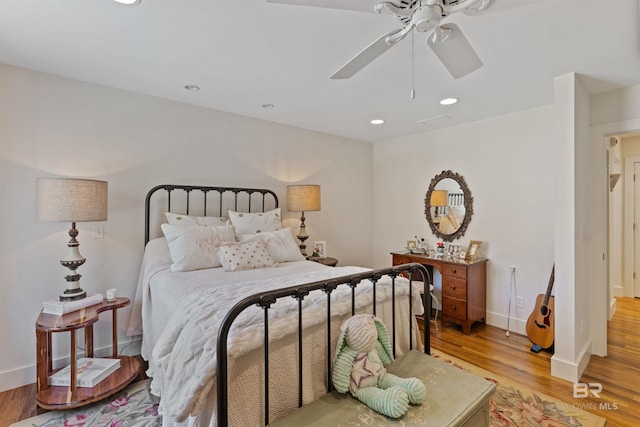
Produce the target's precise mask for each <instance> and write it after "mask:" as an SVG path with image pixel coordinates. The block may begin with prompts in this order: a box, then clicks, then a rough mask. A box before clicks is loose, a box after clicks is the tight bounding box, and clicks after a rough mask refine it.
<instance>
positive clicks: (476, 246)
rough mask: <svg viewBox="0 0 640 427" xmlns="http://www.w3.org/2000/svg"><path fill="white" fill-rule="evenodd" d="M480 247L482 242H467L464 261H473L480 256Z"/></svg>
mask: <svg viewBox="0 0 640 427" xmlns="http://www.w3.org/2000/svg"><path fill="white" fill-rule="evenodd" d="M481 245H482V241H480V240H472V241H470V242H469V246H468V247H467V252H466V256H465V261H475V260H476V259H477V258H478V255H479V254H480V246H481Z"/></svg>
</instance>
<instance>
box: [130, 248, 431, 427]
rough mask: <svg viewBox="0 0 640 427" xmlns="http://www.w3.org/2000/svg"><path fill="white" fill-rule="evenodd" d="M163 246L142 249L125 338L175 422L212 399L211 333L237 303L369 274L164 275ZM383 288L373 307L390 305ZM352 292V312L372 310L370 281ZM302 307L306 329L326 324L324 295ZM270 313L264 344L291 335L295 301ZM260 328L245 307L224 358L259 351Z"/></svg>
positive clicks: (289, 270) (342, 291)
mask: <svg viewBox="0 0 640 427" xmlns="http://www.w3.org/2000/svg"><path fill="white" fill-rule="evenodd" d="M163 240H164V239H156V240H154V241H152V242H150V243H149V245H148V246H147V250H146V252H145V262H144V263H143V268H142V270H141V273H140V280H139V284H138V290H137V293H136V298H135V300H134V310H133V313H132V318H131V322H130V326H129V332H130V334H139V333H140V332H141V331H142V330H144V334H143V346H142V355H143V357H144V358H145V359H147V360H149V362H150V363H149V366H150V370H149V372H148V373H149V375H150V376H152V378H153V383H152V390H153V391H154V393H155V394H158V395H160V396H161V398H162V410H163V415H164V416H166V417H168V418H172V419H175V420H176V421H179V422H180V421H184V420H185V419H187V417H189V416H190V415H194V416H195V415H198V414H199V413H200V411H201V409H202V407H203V405H205V403H206V401H207V399H210V398H211V394H212V393H211V391H212V388H213V387H214V384H215V375H216V372H215V368H216V353H215V351H216V350H215V348H216V339H217V333H218V328H219V326H220V324H221V322H222V319H223V318H224V316H225V315H226V313H227V312H228V310H229V309H230V308H231V307H232V306H233V305H234V304H235V303H236V302H238V301H239V300H240V299H242V298H243V297H246V296H248V295H252V294H254V293H256V292H259V291H264V290H270V289H276V288H281V287H287V286H293V285H296V284H302V283H308V282H313V281H317V280H323V279H326V278H333V277H340V276H345V275H349V274H353V273H359V272H364V271H368V269H364V268H361V267H337V268H332V267H326V266H323V265H321V264H319V263H314V262H308V261H299V262H293V263H283V264H280V265H278V266H276V267H272V268H268V269H262V270H252V271H240V272H224V270H223V269H222V268H216V269H208V270H199V271H193V272H186V273H171V272H169V271H168V270H169V266H170V263H171V260H170V257H169V255H168V250H167V249H166V243H165V242H163ZM151 279H153V281H152V280H151ZM390 282H391V280H390V279H389V278H386V277H385V278H382V279H381V280H380V282H378V283H379V284H378V286H377V287H376V300H377V301H384V300H385V299H388V298H390V295H391V287H390V286H389V284H390ZM407 284H408V281H406V280H404V279H402V278H398V279H397V280H396V285H397V286H396V296H398V295H406V294H408V286H407ZM356 293H357V296H358V297H357V302H356V305H357V307H358V308H362V307H365V306H367V305H370V304H371V303H372V285H371V283H370V282H369V281H365V282H363V283H362V284H361V285H359V286H358V288H357V292H356ZM350 295H351V290H350V288H349V287H348V286H340V287H339V288H338V289H337V290H336V291H334V292H333V293H332V302H331V304H332V306H331V307H332V315H344V314H347V313H349V312H350V310H351V297H350ZM413 295H414V298H413V301H412V302H413V303H412V306H413V308H412V309H413V311H414V313H416V314H420V313H422V310H423V306H422V302H421V300H420V296H419V295H420V294H419V291H418V289H417V287H414V290H413ZM152 296H153V297H152ZM303 307H304V310H303V326H304V327H305V328H306V327H308V326H311V325H316V324H320V323H322V322H325V321H326V295H325V294H324V293H323V292H313V293H311V294H310V295H309V296H308V297H306V298H305V299H304V301H303ZM269 313H270V314H269V339H270V341H275V340H278V339H279V338H282V337H284V336H286V335H289V334H293V333H295V332H296V331H297V322H292V321H291V319H292V316H295V314H294V313H297V301H295V300H294V299H293V298H291V299H289V298H286V299H283V300H280V301H279V302H278V303H277V304H275V305H273V306H272V307H271V309H270V310H269ZM262 323H263V312H262V310H261V309H260V308H258V307H251V308H249V309H247V310H245V312H244V313H243V314H242V315H240V317H239V318H238V319H237V320H236V322H235V323H234V325H233V327H232V328H231V331H230V335H229V342H228V349H229V357H230V359H233V358H237V357H239V356H242V355H244V354H247V353H248V352H250V351H251V350H254V349H256V348H259V347H261V346H262V345H263V340H264V332H263V325H262ZM209 404H210V402H209Z"/></svg>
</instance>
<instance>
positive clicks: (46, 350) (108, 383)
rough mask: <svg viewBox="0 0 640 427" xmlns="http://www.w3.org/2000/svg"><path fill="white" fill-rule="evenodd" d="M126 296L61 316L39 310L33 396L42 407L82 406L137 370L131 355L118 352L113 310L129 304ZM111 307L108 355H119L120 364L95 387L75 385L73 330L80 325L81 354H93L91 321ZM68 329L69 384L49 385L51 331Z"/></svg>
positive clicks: (115, 389)
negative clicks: (111, 348)
mask: <svg viewBox="0 0 640 427" xmlns="http://www.w3.org/2000/svg"><path fill="white" fill-rule="evenodd" d="M129 303H130V300H129V298H117V299H116V300H115V301H110V302H107V301H105V302H102V303H100V304H96V305H92V306H90V307H86V308H83V309H80V310H78V311H74V312H71V313H67V314H65V315H62V316H58V315H55V314H48V313H42V312H40V315H39V316H38V319H37V320H36V350H37V354H36V362H37V384H36V385H37V396H36V403H37V404H38V406H40V407H41V408H44V409H69V408H76V407H79V406H84V405H87V404H89V403H93V402H96V401H98V400H101V399H104V398H105V397H107V396H110V395H112V394H114V393H117V392H118V391H120V390H122V389H123V388H125V387H126V386H127V385H128V384H129V383H130V382H131V381H133V379H134V378H135V377H136V376H137V375H138V372H139V371H140V362H139V361H138V360H137V359H136V358H134V357H128V356H118V318H117V313H116V311H117V310H118V309H119V308H122V307H126V306H127V305H129ZM107 310H111V312H112V317H113V324H112V339H113V355H112V358H119V359H120V367H119V368H118V370H116V371H115V372H114V373H112V374H111V375H109V376H108V377H107V378H105V379H104V380H102V381H101V382H100V383H98V384H97V385H96V386H95V387H77V386H76V362H77V356H76V330H77V329H81V328H82V329H84V340H85V354H86V357H93V324H94V323H96V322H97V321H98V318H99V315H100V313H101V312H103V311H107ZM55 332H70V333H71V352H70V357H71V385H70V386H68V387H67V386H62V387H61V386H51V387H50V386H49V383H48V378H49V376H50V375H51V374H52V373H54V372H55V371H54V370H53V369H52V365H53V358H52V348H51V347H52V339H51V337H52V334H53V333H55Z"/></svg>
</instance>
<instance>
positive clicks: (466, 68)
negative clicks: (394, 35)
mask: <svg viewBox="0 0 640 427" xmlns="http://www.w3.org/2000/svg"><path fill="white" fill-rule="evenodd" d="M441 28H442V29H445V30H446V29H449V30H450V31H451V32H450V33H449V35H448V37H447V38H446V39H445V40H444V41H441V42H438V41H434V37H429V40H428V44H429V47H431V49H432V50H433V52H434V53H435V54H436V56H437V57H438V58H439V59H440V61H441V62H442V63H443V64H444V66H445V67H447V70H449V73H451V75H452V76H453V78H454V79H458V78H460V77H464V76H466V75H467V74H470V73H471V72H473V71H475V70H477V69H478V68H480V67H482V60H480V57H479V56H478V54H477V53H476V51H475V50H473V47H471V44H470V43H469V41H468V40H467V38H466V37H465V36H464V34H462V31H461V30H460V28H459V27H458V26H457V25H456V24H452V23H447V24H443V25H442V26H441ZM436 31H437V29H436Z"/></svg>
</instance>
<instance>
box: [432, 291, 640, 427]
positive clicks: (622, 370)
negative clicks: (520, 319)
mask: <svg viewBox="0 0 640 427" xmlns="http://www.w3.org/2000/svg"><path fill="white" fill-rule="evenodd" d="M431 347H432V348H436V349H438V350H440V351H443V352H445V353H448V354H450V355H452V356H456V357H458V358H460V359H462V360H465V361H467V362H469V363H472V364H474V365H476V366H480V367H482V368H484V369H486V370H488V371H491V372H494V373H496V374H498V375H502V376H506V377H509V378H512V379H515V380H516V381H517V382H519V383H521V384H524V385H526V386H527V387H529V388H531V389H533V390H537V391H540V392H542V393H545V394H547V395H549V396H551V397H555V398H557V399H559V400H561V401H563V402H566V403H569V404H572V405H576V406H577V407H579V408H581V409H584V410H586V411H588V412H592V413H594V414H597V415H599V416H601V417H603V418H605V419H606V420H607V427H631V426H638V425H640V299H634V298H618V299H617V310H616V313H615V315H614V317H613V319H612V320H611V321H610V322H609V325H608V355H607V357H598V356H591V360H590V361H589V365H588V366H587V368H586V369H585V372H584V374H583V376H582V378H581V379H580V382H583V383H600V384H601V385H602V392H601V393H600V398H595V397H594V396H593V395H591V394H590V396H589V398H584V399H575V398H573V383H571V382H568V381H564V380H561V379H558V378H554V377H551V375H550V374H549V369H550V364H551V361H550V359H551V356H552V354H550V353H548V352H544V351H541V352H540V353H537V354H536V353H532V352H531V351H530V348H531V342H530V341H529V339H528V338H527V337H526V336H522V335H518V334H514V333H511V334H510V337H507V336H506V334H505V331H504V330H503V329H499V328H495V327H492V326H485V325H478V324H476V325H474V326H473V328H472V331H471V335H470V336H465V335H462V333H461V332H460V329H459V327H457V326H455V325H447V326H446V327H443V325H440V331H436V330H435V329H434V327H433V323H432V326H431Z"/></svg>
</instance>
